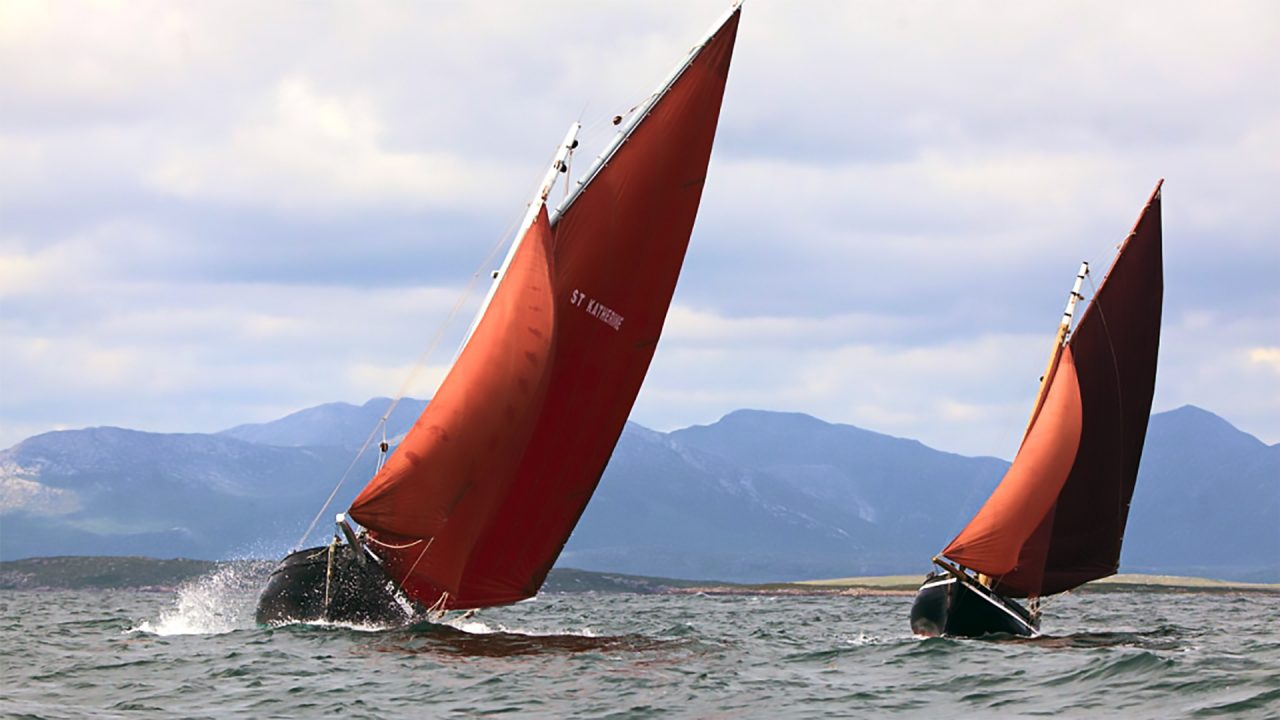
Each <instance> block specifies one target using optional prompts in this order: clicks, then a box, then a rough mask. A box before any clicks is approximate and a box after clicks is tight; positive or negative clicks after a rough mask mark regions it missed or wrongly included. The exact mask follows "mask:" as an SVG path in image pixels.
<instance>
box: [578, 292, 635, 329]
mask: <svg viewBox="0 0 1280 720" xmlns="http://www.w3.org/2000/svg"><path fill="white" fill-rule="evenodd" d="M569 303H570V304H571V305H573V306H574V307H576V308H582V309H583V310H584V311H586V313H587V314H588V315H590V316H591V317H593V318H595V319H597V320H599V321H600V322H602V323H604V324H605V325H608V326H609V327H611V328H613V329H614V330H620V329H621V328H622V321H623V320H624V318H623V317H622V315H620V314H618V313H617V312H616V311H615V310H614V309H613V308H611V307H608V306H607V305H605V304H604V303H602V302H600V301H598V300H594V299H592V298H590V297H587V294H586V293H584V292H582V291H581V290H574V291H573V292H572V293H570V294H569Z"/></svg>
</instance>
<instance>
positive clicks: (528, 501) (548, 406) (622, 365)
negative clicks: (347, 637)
mask: <svg viewBox="0 0 1280 720" xmlns="http://www.w3.org/2000/svg"><path fill="white" fill-rule="evenodd" d="M740 14H741V10H740V7H738V5H737V4H736V3H735V5H734V6H733V7H732V8H731V9H730V10H729V11H728V12H727V13H726V15H725V16H724V17H723V18H722V19H721V20H720V21H719V22H717V23H716V25H715V26H714V27H713V29H712V30H711V32H710V33H709V34H708V35H707V36H706V37H705V38H703V39H702V40H701V41H700V42H699V43H698V44H697V45H696V46H695V47H694V48H693V49H692V50H691V51H690V53H689V55H688V57H687V58H686V59H684V60H683V61H682V62H681V63H680V64H679V66H678V67H677V68H676V69H675V71H674V72H673V73H672V74H671V75H670V76H669V77H668V79H667V80H666V81H665V82H664V83H663V84H662V85H661V86H660V87H659V89H658V90H657V91H656V92H655V93H654V94H653V95H651V96H650V97H649V99H648V100H647V101H645V103H643V104H642V105H641V106H640V107H639V108H638V109H637V110H636V112H635V113H634V114H633V115H632V119H631V121H630V122H629V123H626V124H624V125H623V127H622V128H621V130H620V131H619V132H618V133H617V135H616V136H615V137H614V139H613V140H612V142H611V143H610V144H609V146H608V147H606V149H605V150H604V152H602V153H601V155H600V156H599V158H598V159H597V160H596V162H595V163H594V164H593V165H592V166H591V168H590V169H588V170H587V171H586V173H585V174H584V176H583V177H582V179H580V180H578V181H577V182H576V183H574V184H573V186H572V189H571V190H570V191H569V193H568V194H567V195H566V197H565V198H564V200H563V201H561V202H560V203H559V204H558V205H557V206H555V207H554V208H551V207H548V204H547V203H548V198H549V197H550V191H551V189H552V186H553V185H554V184H555V182H556V180H557V178H558V177H559V176H560V175H561V174H562V171H564V170H565V169H567V164H568V163H567V161H568V158H569V157H570V156H571V154H572V152H573V150H574V149H575V148H576V147H577V139H576V134H577V129H578V126H577V124H576V123H575V124H574V126H573V127H572V128H571V129H570V132H569V134H568V135H567V136H566V138H565V140H564V141H563V142H562V144H561V146H560V148H559V151H558V153H557V156H556V160H555V162H554V163H553V165H552V167H551V169H550V170H549V171H548V173H547V177H546V179H545V180H544V182H543V183H542V185H541V187H540V188H539V191H538V193H537V194H536V195H535V198H534V200H533V201H532V202H531V204H530V207H529V210H528V213H527V215H526V218H525V221H524V223H523V224H522V226H521V229H520V231H519V232H518V233H517V237H516V240H515V242H514V244H513V246H512V249H511V251H510V252H509V254H508V256H507V258H506V260H505V262H504V263H503V266H502V268H501V269H500V270H499V271H498V273H497V274H496V283H495V285H494V287H493V289H492V291H491V293H490V295H489V297H488V298H486V301H485V304H484V306H483V310H482V313H481V315H480V317H479V319H478V321H477V322H476V323H475V324H474V326H473V327H472V329H471V332H470V334H469V335H468V337H467V339H466V341H465V342H464V345H463V348H462V350H461V352H460V353H459V354H458V356H457V358H456V360H455V361H454V364H453V366H452V367H451V369H450V371H449V373H448V375H447V376H446V378H445V379H444V381H443V382H442V384H441V385H440V388H439V390H438V391H437V392H436V394H435V396H434V397H433V398H432V400H431V402H430V403H429V404H428V406H427V408H426V410H425V411H424V412H423V413H422V415H421V417H420V418H419V419H418V421H417V422H416V424H415V425H414V426H413V428H412V430H410V432H409V433H408V435H407V436H406V437H405V438H404V440H403V442H402V443H401V444H400V445H399V447H398V448H396V450H395V452H394V453H393V454H392V455H391V456H390V457H389V458H388V459H387V461H386V463H385V464H384V465H383V466H382V467H381V469H380V470H379V472H378V473H377V474H376V475H375V476H374V477H373V479H372V480H371V481H370V482H369V484H368V485H367V486H366V487H365V488H364V490H363V491H362V492H361V493H360V494H359V496H358V497H357V498H356V500H355V502H354V503H353V504H352V505H351V507H350V509H349V510H348V513H347V515H348V516H349V517H350V518H351V519H354V520H355V521H357V522H358V523H359V525H360V526H362V528H363V529H356V528H352V527H351V526H350V525H349V524H348V523H347V522H346V521H345V518H343V517H342V516H340V519H339V530H340V531H341V533H342V534H343V536H344V537H345V542H340V541H339V540H338V539H337V538H336V537H335V540H334V542H333V543H331V544H330V545H329V546H327V547H326V546H322V547H317V548H310V549H306V550H300V551H297V552H295V553H292V554H290V555H289V556H288V557H286V558H285V559H284V561H283V562H282V563H281V565H280V567H279V568H278V569H277V570H276V571H275V573H274V574H273V576H272V579H271V581H270V582H269V584H268V586H267V588H266V590H265V591H264V592H263V595H262V597H261V599H260V602H259V607H258V620H259V622H263V623H277V622H286V621H291V620H329V621H335V620H336V621H345V622H375V623H398V622H404V621H407V620H409V619H412V618H415V617H419V616H421V615H422V613H423V612H424V611H426V610H429V611H432V612H433V613H437V614H438V613H443V612H444V611H447V610H455V609H472V608H481V607H488V606H493V605H502V604H508V603H513V602H517V601H519V600H522V599H525V598H529V597H532V596H533V595H535V594H536V593H537V592H538V589H539V587H541V585H542V583H543V581H544V579H545V578H546V575H547V572H548V571H549V570H550V569H551V566H552V565H553V564H554V563H555V561H556V558H557V557H558V556H559V554H560V551H561V549H562V548H563V547H564V544H565V542H566V541H567V540H568V537H569V535H570V533H571V532H572V531H573V528H574V526H575V525H576V523H577V521H578V518H579V517H580V516H581V514H582V512H583V510H584V509H585V508H586V505H587V502H588V501H589V500H590V498H591V495H592V493H593V491H594V490H595V488H596V485H597V483H598V482H599V480H600V477H601V474H602V473H603V472H604V469H605V466H606V464H607V463H608V461H609V458H610V455H611V454H612V452H613V448H614V445H615V444H616V443H617V440H618V437H619V436H620V434H621V432H622V428H623V425H624V424H625V422H626V420H627V416H628V415H629V413H630V411H631V407H632V404H633V403H634V401H635V399H636V395H637V394H638V392H639V390H640V386H641V383H642V382H643V380H644V377H645V373H646V371H647V370H648V367H649V363H650V360H651V359H652V357H653V354H654V351H655V349H656V348H657V344H658V340H659V338H660V336H661V333H662V327H663V324H664V322H665V319H666V315H667V310H668V307H669V305H670V302H671V297H672V294H673V293H674V291H675V286H676V281H677V279H678V277H679V274H680V268H681V265H682V263H683V260H684V256H685V251H686V248H687V247H688V243H689V238H690V235H691V233H692V231H693V225H694V220H695V218H696V215H697V211H698V205H699V202H700V199H701V196H702V190H703V186H704V183H705V180H706V175H707V168H708V164H709V161H710V157H711V148H712V144H713V141H714V139H715V132H716V126H717V123H718V120H719V115H720V106H721V99H722V97H723V95H724V89H725V83H726V80H727V77H728V72H729V64H730V59H731V57H732V55H733V48H734V41H735V38H736V35H737V29H738V20H739V17H740ZM335 578H337V579H335Z"/></svg>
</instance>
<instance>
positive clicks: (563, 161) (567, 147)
mask: <svg viewBox="0 0 1280 720" xmlns="http://www.w3.org/2000/svg"><path fill="white" fill-rule="evenodd" d="M581 129H582V123H579V122H575V123H573V124H572V125H570V126H569V132H567V133H565V136H564V140H561V141H560V146H559V147H558V148H556V155H555V158H553V159H552V161H551V166H550V167H549V168H547V172H546V174H545V175H543V176H542V182H541V183H539V184H538V191H537V192H536V193H534V195H533V199H532V200H530V201H529V210H528V211H527V212H525V214H524V219H523V220H522V221H521V222H520V227H519V229H518V230H516V238H515V240H514V241H513V242H512V243H511V247H510V248H509V249H508V250H507V256H506V257H505V258H503V260H502V265H500V266H498V269H497V270H495V271H494V272H493V282H492V283H490V284H489V292H488V294H486V295H485V296H484V302H482V303H480V309H479V310H477V311H476V316H475V318H474V319H473V320H472V321H471V327H469V328H467V335H466V337H464V338H463V339H462V344H461V345H459V346H458V354H459V355H461V354H462V349H463V348H465V347H466V346H467V343H468V342H470V341H471V336H472V335H473V334H475V331H476V326H477V325H479V324H480V318H482V317H484V313H485V311H486V310H488V309H489V304H490V303H492V302H493V295H494V293H496V292H497V291H498V284H499V283H501V282H502V278H504V277H506V275H507V270H508V269H509V268H510V267H511V259H512V258H514V257H515V256H516V251H517V250H519V249H520V243H521V242H523V241H524V236H525V235H526V234H527V233H528V231H529V227H530V226H532V225H533V222H534V220H536V219H537V217H538V212H539V211H540V210H541V208H542V206H543V205H544V204H546V202H547V197H548V196H550V195H551V188H552V187H554V186H555V184H556V179H557V178H559V177H560V174H561V173H565V172H568V169H569V158H570V157H571V156H572V155H573V151H574V150H575V149H576V148H577V147H578V131H579V130H581ZM456 359H457V358H456V357H455V360H456Z"/></svg>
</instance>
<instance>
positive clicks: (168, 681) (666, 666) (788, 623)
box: [0, 569, 1280, 718]
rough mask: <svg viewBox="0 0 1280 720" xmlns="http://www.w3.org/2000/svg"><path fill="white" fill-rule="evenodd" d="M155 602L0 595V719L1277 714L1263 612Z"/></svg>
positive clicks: (852, 603)
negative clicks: (934, 633) (925, 618)
mask: <svg viewBox="0 0 1280 720" xmlns="http://www.w3.org/2000/svg"><path fill="white" fill-rule="evenodd" d="M257 580H258V579H257V578H252V579H250V578H242V577H237V576H236V575H235V571H234V570H230V569H228V570H224V571H222V572H221V573H220V574H219V575H215V576H211V577H209V578H205V579H203V580H202V581H200V582H199V583H195V584H193V585H192V586H190V587H187V588H185V589H184V590H182V591H181V592H179V593H177V594H176V595H174V594H163V593H138V592H69V591H62V592H31V591H4V592H0V609H2V610H3V627H2V628H0V643H2V647H3V650H4V652H3V653H2V654H0V678H2V679H3V695H2V696H0V715H4V716H19V717H21V716H31V717H42V718H82V717H104V718H110V717H122V718H123V717H128V718H135V717H319V716H336V715H339V714H341V715H343V716H346V717H454V716H457V717H476V716H486V715H498V714H508V715H512V716H515V717H589V718H600V717H699V718H716V717H723V718H737V717H767V718H775V717H795V718H810V717H884V716H904V717H930V718H952V717H992V716H995V717H1007V716H1049V715H1056V716H1062V717H1124V718H1172V717H1251V718H1253V717H1257V718H1267V717H1280V618H1278V615H1280V612H1278V611H1280V597H1277V596H1275V595H1243V594H1242V595H1209V594H1173V593H1151V594H1147V593H1140V594H1110V595H1099V594H1088V595H1084V594H1080V595H1073V596H1066V597H1063V598H1059V599H1057V600H1056V601H1054V602H1050V603H1049V605H1048V607H1047V609H1046V617H1045V621H1044V628H1043V629H1044V630H1045V631H1046V633H1047V635H1046V636H1045V637H1042V638H1037V639H1034V640H1012V639H1007V640H1000V641H996V640H982V641H975V640H949V639H939V638H934V639H928V640H922V639H919V638H915V637H912V636H911V634H910V633H909V631H908V630H907V620H906V618H907V611H908V608H909V606H910V602H911V598H909V597H846V598H833V597H820V598H819V597H811V598H803V597H802V598H797V597H703V596H653V595H649V596H643V595H544V596H541V597H539V598H537V599H536V600H534V601H531V602H527V603H522V604H520V605H516V606H513V607H508V608H500V609H494V610H490V611H485V612H482V613H481V614H480V615H478V616H477V617H475V618H473V619H472V620H469V621H466V622H455V623H454V624H453V625H444V626H430V625H424V626H420V627H413V628H408V629H399V630H382V631H378V630H373V629H354V628H343V627H315V626H289V627H283V628H276V629H264V628H258V627H255V626H254V624H253V622H252V619H251V618H252V605H253V591H254V588H253V585H254V584H255V583H256V582H257Z"/></svg>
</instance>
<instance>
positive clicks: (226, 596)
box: [129, 563, 263, 635]
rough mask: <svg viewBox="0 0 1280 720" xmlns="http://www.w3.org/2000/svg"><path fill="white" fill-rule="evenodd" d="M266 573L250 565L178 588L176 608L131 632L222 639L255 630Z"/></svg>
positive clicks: (221, 570) (224, 568)
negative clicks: (263, 573) (256, 606)
mask: <svg viewBox="0 0 1280 720" xmlns="http://www.w3.org/2000/svg"><path fill="white" fill-rule="evenodd" d="M262 581H263V577H262V570H261V568H258V567H255V566H254V565H252V564H250V563H230V564H227V565H223V566H221V567H219V568H218V569H217V570H215V571H214V572H213V573H211V574H209V575H205V576H204V577H201V578H198V579H196V580H193V581H191V582H189V583H187V584H185V585H183V586H182V587H180V588H178V597H177V598H175V599H174V603H173V607H172V608H171V609H170V610H167V611H165V612H162V613H161V614H160V617H159V618H158V619H156V620H155V621H154V622H152V621H149V620H144V621H142V622H141V623H139V624H138V626H137V627H135V628H132V629H131V630H129V632H144V633H151V634H153V635H218V634H222V633H229V632H231V631H233V630H241V629H245V628H251V627H253V626H254V620H253V611H254V605H255V602H256V600H257V593H258V590H259V588H261V586H262Z"/></svg>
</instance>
